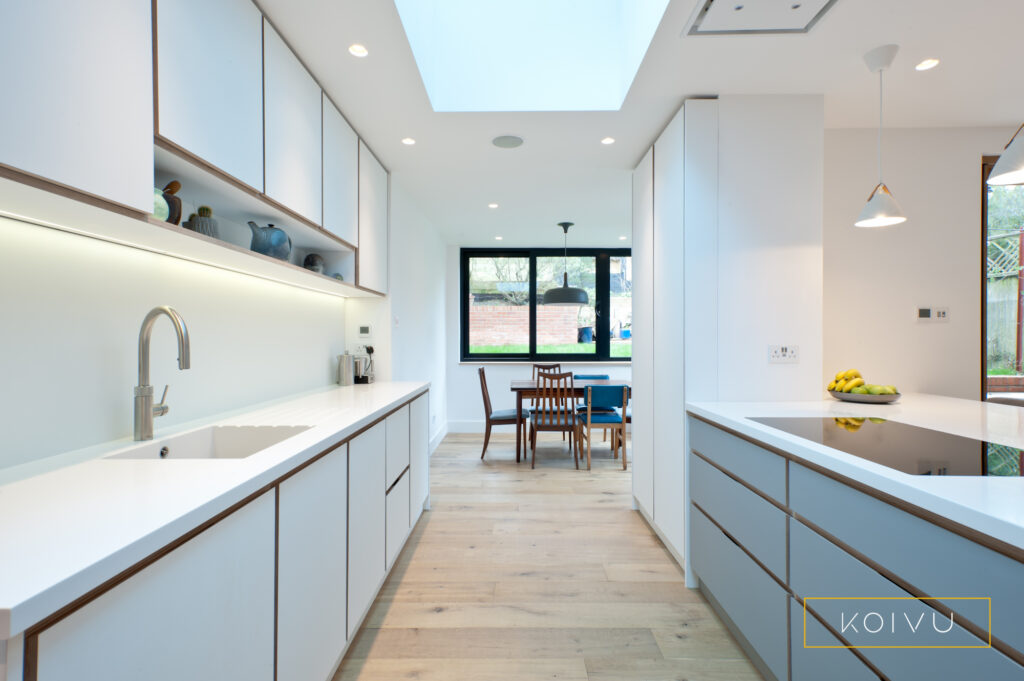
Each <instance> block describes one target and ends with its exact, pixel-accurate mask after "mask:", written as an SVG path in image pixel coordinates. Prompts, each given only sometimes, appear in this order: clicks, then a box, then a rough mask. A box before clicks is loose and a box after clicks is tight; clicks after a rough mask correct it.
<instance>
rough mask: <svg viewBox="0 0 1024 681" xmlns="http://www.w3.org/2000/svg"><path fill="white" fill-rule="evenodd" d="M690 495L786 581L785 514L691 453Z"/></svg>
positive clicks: (756, 556)
mask: <svg viewBox="0 0 1024 681" xmlns="http://www.w3.org/2000/svg"><path fill="white" fill-rule="evenodd" d="M690 457H691V458H690V495H691V498H692V499H693V501H694V502H695V503H696V504H698V505H699V506H700V507H701V508H703V509H704V510H705V511H707V513H708V515H709V516H711V517H712V518H714V519H715V522H717V523H718V524H719V525H721V526H722V528H723V529H725V531H726V532H728V533H729V534H731V535H732V536H733V538H734V539H736V541H738V542H739V543H740V544H742V545H743V547H744V548H745V549H747V550H748V551H750V553H751V554H753V555H754V557H755V558H757V559H758V560H759V561H761V562H762V563H763V564H764V565H765V567H767V568H768V569H769V570H771V571H772V572H774V573H775V576H776V577H778V578H779V579H780V580H782V581H783V582H785V581H786V514H785V513H783V512H782V511H780V510H779V509H778V508H776V507H775V506H772V505H771V504H770V503H768V502H767V501H765V500H764V499H763V498H761V497H759V496H758V495H756V494H754V493H753V492H751V491H750V490H749V489H747V488H746V487H744V486H743V485H741V484H740V483H738V482H736V481H735V480H733V479H732V478H730V477H729V476H727V475H725V474H724V473H722V472H721V471H719V470H718V469H716V468H715V467H714V466H712V465H711V464H709V463H708V462H706V461H704V460H703V459H701V458H700V457H699V456H696V455H694V454H692V453H691V454H690Z"/></svg>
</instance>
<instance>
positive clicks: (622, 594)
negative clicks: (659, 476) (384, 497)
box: [334, 435, 761, 681]
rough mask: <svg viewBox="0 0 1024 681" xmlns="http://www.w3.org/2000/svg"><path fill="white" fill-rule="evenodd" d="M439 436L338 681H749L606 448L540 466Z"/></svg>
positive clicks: (503, 449)
mask: <svg viewBox="0 0 1024 681" xmlns="http://www.w3.org/2000/svg"><path fill="white" fill-rule="evenodd" d="M482 441H483V440H482V438H481V437H480V436H477V435H473V436H470V435H449V436H448V437H447V438H446V439H445V441H444V442H443V443H442V444H441V446H440V447H439V448H438V450H437V452H436V453H435V454H434V456H433V458H432V460H431V467H430V475H431V490H430V492H431V501H432V505H433V510H432V511H430V512H427V513H424V515H423V518H422V519H421V520H420V522H419V524H418V525H417V527H416V529H415V530H414V532H413V535H412V537H411V538H410V539H409V543H408V544H407V546H406V547H405V550H404V551H403V552H402V555H401V556H400V557H399V558H398V562H397V563H396V565H395V568H394V570H393V571H392V573H391V577H390V578H389V580H388V582H387V583H386V584H385V585H384V587H383V589H382V590H381V593H380V595H379V596H378V598H377V600H376V602H375V603H374V605H373V607H372V609H371V610H370V613H369V615H368V616H367V618H366V622H365V623H364V625H363V629H362V630H361V631H360V632H359V633H358V634H357V636H356V639H355V641H353V643H352V646H351V648H350V649H349V652H348V655H347V656H346V658H345V660H344V662H343V663H342V665H341V668H340V669H339V670H338V673H337V675H336V676H335V677H334V681H355V680H356V679H359V680H362V681H383V680H385V679H387V680H389V681H391V680H393V679H416V680H418V681H435V680H436V681H534V680H539V679H562V680H567V681H586V680H589V681H598V680H601V681H613V680H614V681H669V680H685V681H758V680H760V679H761V677H760V676H759V675H758V673H757V672H756V670H755V669H754V668H753V667H752V666H751V664H750V663H749V662H748V661H747V659H746V657H745V656H744V654H743V652H742V651H741V650H740V649H739V647H738V646H737V645H736V643H735V641H734V640H733V639H732V638H731V636H730V635H729V633H728V632H727V631H726V630H725V628H724V627H723V626H722V624H721V622H720V621H719V620H718V618H717V617H716V616H715V614H714V613H713V612H712V611H711V609H710V608H709V607H708V605H707V604H706V602H705V601H704V599H703V598H702V597H701V595H700V594H699V593H697V592H696V591H691V590H689V589H687V588H686V587H685V585H684V584H683V572H682V570H681V569H680V568H679V567H678V565H677V564H676V562H675V560H674V559H673V558H672V556H671V555H670V554H669V553H668V551H666V550H665V548H664V546H663V545H662V544H661V542H660V541H659V540H658V538H657V537H656V536H655V535H654V533H653V532H652V531H651V530H650V528H649V527H648V526H647V524H646V523H645V522H644V520H643V519H642V518H641V517H640V515H639V514H638V513H637V512H636V511H633V510H631V508H630V502H631V494H630V486H631V480H630V475H629V473H628V472H623V470H622V468H621V464H619V462H618V461H613V460H612V459H611V457H610V454H609V452H608V449H607V445H605V444H600V443H596V442H595V450H594V462H593V470H592V471H590V472H587V471H583V470H580V471H577V470H576V469H575V468H574V466H573V464H572V459H571V457H570V456H569V455H568V454H567V453H566V452H567V447H566V446H565V445H564V444H563V443H562V441H561V439H560V438H559V436H558V435H548V437H547V438H545V439H543V440H542V441H541V442H540V443H539V444H538V458H537V468H536V469H535V470H530V467H529V463H525V464H524V463H521V464H518V465H516V463H515V444H514V442H515V440H514V436H501V435H495V436H494V437H492V439H491V445H490V448H489V449H488V451H487V458H486V459H485V460H483V461H481V460H480V447H481V444H482Z"/></svg>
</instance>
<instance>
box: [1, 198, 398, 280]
mask: <svg viewBox="0 0 1024 681" xmlns="http://www.w3.org/2000/svg"><path fill="white" fill-rule="evenodd" d="M180 181H181V182H182V184H184V180H180ZM72 194H73V193H70V192H65V193H60V192H58V191H55V190H54V189H50V188H42V187H41V186H40V184H39V183H36V184H35V185H33V184H29V183H26V182H24V181H20V180H16V179H7V178H0V216H2V217H7V218H12V219H15V220H20V221H22V222H27V223H30V224H33V225H37V226H40V227H45V228H49V229H55V230H59V231H63V232H67V233H70V234H77V235H80V236H85V237H89V238H93V239H99V240H101V241H106V242H109V243H113V244H118V245H121V246H126V247H129V248H137V249H140V250H144V251H149V252H151V253H158V254H161V255H165V256H168V257H173V258H180V259H182V260H188V261H191V262H196V263H199V264H203V265H208V266H211V267H217V268H220V269H223V270H228V271H231V272H237V273H239V274H244V275H248V276H253V277H257V278H260V279H265V280H268V281H274V282H277V283H280V284H285V285H288V286H294V287H297V288H301V289H305V290H308V291H315V292H318V293H324V294H328V295H333V296H339V297H344V298H377V297H380V296H379V294H376V293H372V292H369V291H366V290H363V289H360V288H358V287H357V286H355V285H354V284H351V283H349V282H348V281H338V280H337V279H334V278H332V277H329V276H325V275H323V274H317V273H316V272H311V271H310V270H307V269H304V268H303V267H301V266H300V265H296V264H293V263H290V262H284V261H282V260H277V259H275V258H270V257H268V256H264V255H260V254H258V253H253V252H252V251H250V250H249V248H248V241H246V242H245V244H244V245H238V244H235V243H231V242H228V241H222V240H219V239H213V238H211V237H207V236H204V235H202V234H197V233H196V232H192V231H190V230H187V229H184V228H183V227H178V226H176V225H172V224H170V223H166V222H161V221H159V220H156V219H155V218H153V217H152V216H149V217H145V216H142V215H139V216H137V217H132V216H130V215H126V214H125V212H115V211H114V210H113V209H112V208H107V207H100V206H99V205H96V204H102V203H103V202H102V201H101V200H98V201H96V202H95V203H93V202H89V203H87V202H83V200H82V199H80V198H78V197H74V198H73V197H72ZM214 210H215V213H214V215H215V216H216V208H214ZM224 217H225V218H227V215H225V216H224ZM263 224H265V223H263ZM275 224H276V223H275ZM245 231H246V232H247V233H248V232H249V229H248V227H246V228H245ZM298 233H299V232H298V231H296V234H298ZM307 236H308V235H307ZM292 238H293V242H294V241H295V237H294V236H293V237H292ZM308 238H309V240H307V241H302V242H300V243H302V244H303V246H305V247H307V248H308V246H309V245H314V247H315V245H317V244H320V243H324V242H314V241H312V239H313V237H312V236H308ZM331 243H337V242H334V241H333V240H332V241H331ZM296 248H298V246H296ZM343 249H344V247H343V246H341V245H340V244H339V245H338V247H337V250H336V251H333V253H334V254H336V255H337V256H338V257H339V258H341V259H344V258H346V257H347V258H349V259H350V261H351V259H352V258H353V255H354V254H353V253H352V251H346V250H343ZM317 252H320V251H317ZM326 257H327V256H326V255H325V258H326ZM330 266H331V265H330V264H329V265H328V267H329V268H330ZM352 266H353V267H354V261H353V265H352ZM328 271H331V270H330V269H328ZM346 279H348V277H346Z"/></svg>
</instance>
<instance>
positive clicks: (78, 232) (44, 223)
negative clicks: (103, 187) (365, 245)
mask: <svg viewBox="0 0 1024 681" xmlns="http://www.w3.org/2000/svg"><path fill="white" fill-rule="evenodd" d="M0 217H5V218H9V219H11V220H17V221H18V222H24V223H26V224H29V225H35V226H36V227H45V228H47V229H54V230H57V231H59V232H66V233H68V234H74V235H75V236H81V237H86V238H88V239H95V240H97V241H103V242H105V243H108V244H114V245H116V246H124V247H126V248H134V249H135V250H139V251H144V252H146V253H154V254H156V255H163V256H166V257H168V258H174V259H176V260H182V261H185V262H191V263H195V264H197V265H204V266H206V267H213V268H214V269H218V270H223V271H225V272H232V273H234V274H241V275H244V276H247V277H253V278H254V279H262V280H264V281H269V282H273V283H275V284H282V285H284V286H291V287H292V288H297V289H300V290H303V291H309V292H310V293H321V294H323V295H326V296H332V297H334V298H349V296H347V295H345V294H344V293H333V292H330V291H325V290H323V289H319V288H313V287H312V286H304V285H303V284H297V283H295V282H292V281H285V280H283V279H278V278H276V277H271V276H269V275H266V274H256V273H254V272H249V271H246V270H243V269H240V268H236V267H230V266H227V265H223V264H220V263H215V262H211V261H209V260H203V259H202V258H195V257H191V256H186V255H181V254H180V253H172V252H170V251H164V250H161V249H159V248H154V247H152V246H143V245H142V244H138V243H134V242H131V241H125V240H123V239H117V238H115V237H112V236H106V235H101V234H96V233H94V232H90V231H87V230H84V229H80V228H77V227H68V226H67V225H61V224H58V223H56V222H49V221H48V220H41V219H39V218H33V217H28V216H27V215H20V214H18V213H11V212H10V211H6V210H0Z"/></svg>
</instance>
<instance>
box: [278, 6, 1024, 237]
mask: <svg viewBox="0 0 1024 681" xmlns="http://www.w3.org/2000/svg"><path fill="white" fill-rule="evenodd" d="M750 1H757V0H748V4H749V2H750ZM259 2H260V5H261V7H262V8H263V9H264V11H265V12H266V14H267V15H268V16H269V17H270V18H271V20H272V21H273V22H274V23H275V25H276V26H277V28H278V29H279V30H280V31H281V33H282V34H283V35H284V36H285V38H286V39H287V40H288V42H289V43H290V44H291V45H292V47H293V48H294V49H295V50H296V51H297V52H298V54H299V56H300V57H302V59H303V60H304V61H305V62H306V64H307V65H308V66H309V67H310V69H311V70H312V71H313V72H314V74H315V75H316V76H317V78H318V79H319V80H320V82H321V84H322V85H323V86H324V88H325V89H326V90H327V92H328V93H329V94H330V95H331V96H332V98H333V99H334V100H335V101H336V102H337V103H338V105H339V106H340V107H341V108H342V110H343V111H344V113H345V114H346V116H347V117H348V118H349V120H350V121H351V123H352V124H353V126H354V127H355V128H356V130H358V132H359V133H360V135H361V136H362V137H363V138H364V139H366V140H367V142H368V143H369V145H370V146H371V147H372V148H373V149H374V151H375V152H376V154H377V155H378V156H379V157H380V158H381V160H382V161H383V162H384V164H385V165H386V166H387V167H388V168H389V169H390V170H391V171H392V173H393V182H394V183H395V184H400V185H401V186H403V187H404V188H405V189H407V190H408V191H409V192H410V193H411V194H412V196H413V197H414V198H415V200H416V201H417V203H418V204H419V206H420V208H421V210H422V211H423V213H424V214H425V215H426V216H427V217H428V218H429V219H430V220H431V221H432V222H433V223H434V224H435V225H436V226H437V227H438V229H440V230H441V232H442V234H443V235H444V236H445V237H446V238H447V239H448V241H449V242H450V243H453V244H458V245H474V246H490V245H495V246H496V245H506V246H515V245H538V246H547V245H561V240H562V239H561V230H560V229H559V228H558V227H557V226H556V223H557V222H559V221H562V220H571V221H573V222H575V223H576V224H577V226H576V227H574V228H573V230H572V232H571V233H570V245H606V246H621V245H623V244H624V243H628V242H622V241H619V240H618V237H619V235H628V234H629V231H628V230H629V223H630V169H631V168H632V167H633V166H634V165H635V164H636V162H637V161H638V160H639V158H640V156H642V155H643V153H644V152H645V150H646V148H647V147H648V146H649V145H650V144H651V142H652V141H653V140H654V138H655V137H656V136H657V135H658V133H659V132H660V131H661V129H662V128H663V127H664V125H665V124H666V123H667V122H668V120H669V118H670V117H671V116H672V114H673V113H674V112H675V111H676V109H678V107H679V105H680V104H681V103H682V101H683V99H684V98H686V97H690V96H697V95H711V94H781V93H798V94H807V93H822V94H824V96H825V121H826V126H827V127H830V128H845V127H873V126H874V124H875V120H876V116H877V94H876V93H877V80H875V78H874V77H873V76H872V75H871V74H870V73H869V72H868V71H867V68H866V67H865V66H864V63H863V61H862V56H863V54H864V53H865V52H866V51H867V50H869V49H871V48H873V47H876V46H878V45H881V44H884V43H890V42H892V43H898V44H900V45H901V51H900V54H899V56H898V57H897V58H896V62H895V63H894V65H893V69H892V71H891V72H889V73H887V76H886V95H887V96H886V122H887V125H891V126H896V127H943V126H1005V127H1008V126H1016V125H1018V124H1019V123H1020V121H1021V120H1022V119H1024V88H1022V87H1021V83H1022V81H1024V78H1022V76H1021V72H1020V64H1021V60H1020V56H1019V51H1020V36H1019V32H1020V27H1021V26H1022V25H1024V2H1022V1H1021V0H973V2H970V3H960V2H951V1H950V0H938V1H937V0H899V1H898V2H894V1H893V0H839V2H838V3H837V4H836V5H835V6H834V7H833V8H832V9H831V10H830V11H829V13H828V14H827V15H826V16H825V17H824V18H823V19H822V20H821V21H820V22H819V23H818V24H817V25H816V26H815V27H814V28H813V29H812V30H811V31H810V33H808V34H791V35H760V36H750V35H741V36H681V34H682V32H683V31H684V29H685V28H686V26H687V24H688V21H689V19H690V18H691V14H692V12H693V10H694V8H695V6H696V5H697V1H696V0H671V2H670V4H669V7H668V9H667V10H666V12H665V16H664V17H663V19H662V22H661V25H660V26H659V28H658V31H657V33H656V34H655V37H654V40H653V41H652V43H651V47H650V49H649V50H648V53H647V56H646V57H645V59H644V62H643V64H641V66H640V69H639V71H638V73H637V76H636V79H635V80H634V82H633V86H632V88H631V89H630V92H629V94H628V95H627V97H626V100H625V103H624V104H623V107H622V109H621V110H620V111H614V112H559V113H435V112H434V111H432V109H431V107H430V103H429V100H428V98H427V94H426V91H425V90H424V87H423V83H422V81H421V80H420V75H419V71H418V69H417V66H416V62H415V60H414V59H413V55H412V51H411V49H410V47H409V43H408V41H407V40H406V37H405V34H404V32H403V29H402V24H401V21H400V20H399V17H398V13H397V11H396V9H395V6H394V3H393V2H392V1H390V0H330V1H328V0H259ZM528 40H529V38H528V36H524V45H523V46H524V49H529V42H528ZM354 42H360V43H362V44H364V45H366V46H367V48H369V50H370V56H369V57H367V58H365V59H356V58H354V57H352V56H350V55H349V54H348V51H347V48H348V46H349V45H350V44H351V43H354ZM928 56H935V57H938V58H940V59H941V60H942V63H941V65H940V66H939V67H938V68H936V69H933V70H932V71H927V72H923V73H919V72H916V71H914V68H913V66H914V64H916V63H917V62H918V61H920V60H921V59H923V58H925V57H928ZM504 134H513V135H519V136H521V137H523V138H524V139H525V140H526V143H525V144H524V145H523V146H522V147H519V148H518V149H512V150H508V149H498V148H496V147H494V146H492V145H491V143H490V140H491V139H492V138H494V137H495V136H497V135H504ZM407 136H408V137H413V138H415V139H416V144H415V145H414V146H405V145H402V144H401V142H400V140H401V139H402V138H403V137H407ZM605 136H612V137H614V138H615V139H616V140H617V141H616V143H615V144H613V145H609V146H605V145H602V144H600V140H601V138H603V137H605ZM489 202H497V203H499V204H500V207H499V208H498V209H497V210H491V209H488V208H487V204H488V203H489ZM496 235H501V236H503V237H504V240H503V241H501V242H500V243H499V242H497V241H495V240H494V236H496Z"/></svg>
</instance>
